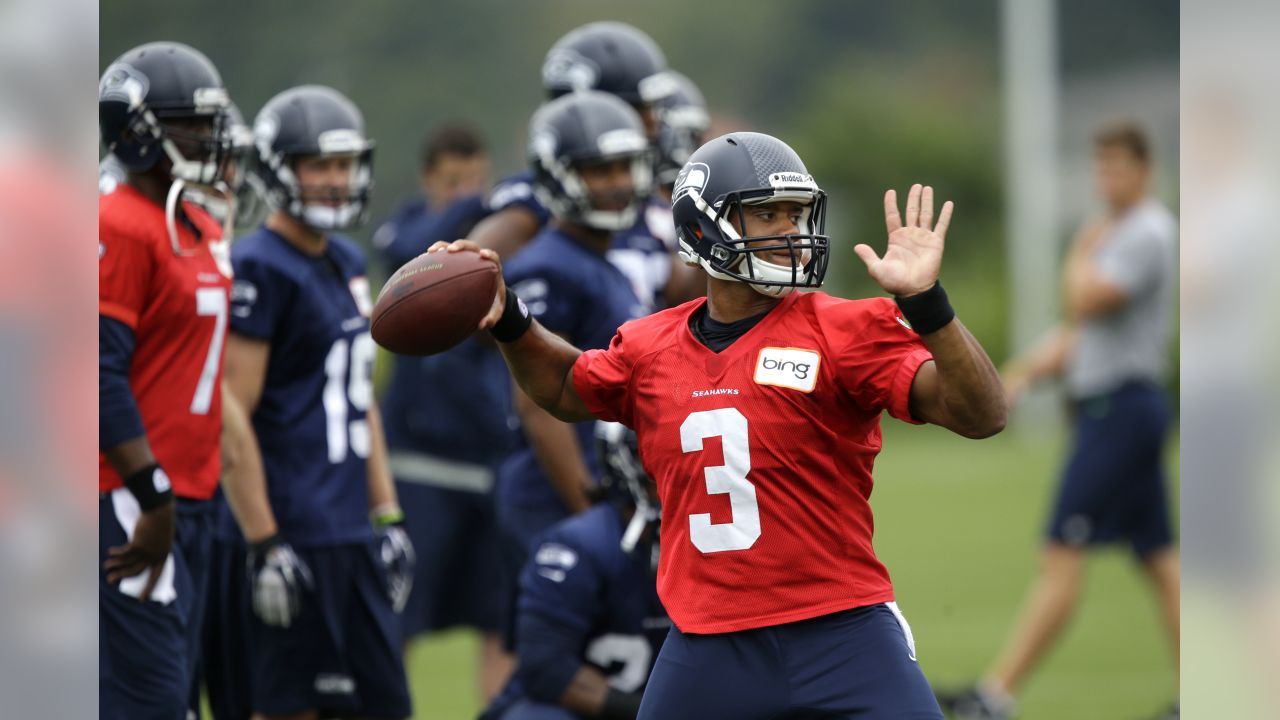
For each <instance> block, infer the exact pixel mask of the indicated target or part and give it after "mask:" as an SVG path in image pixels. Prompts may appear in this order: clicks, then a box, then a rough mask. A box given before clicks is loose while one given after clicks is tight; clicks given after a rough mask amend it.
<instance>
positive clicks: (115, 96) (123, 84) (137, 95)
mask: <svg viewBox="0 0 1280 720" xmlns="http://www.w3.org/2000/svg"><path fill="white" fill-rule="evenodd" d="M150 85H151V83H150V81H149V80H147V76H146V75H143V74H142V73H140V72H138V71H137V70H134V69H133V68H132V67H130V66H128V65H126V64H124V63H116V64H115V65H112V66H111V67H109V68H107V72H106V73H104V74H103V76H102V81H101V82H99V83H98V101H99V102H102V101H104V100H108V101H114V102H122V103H124V104H125V106H126V107H128V108H130V109H132V108H136V107H138V106H139V105H141V104H142V100H143V98H145V97H146V96H147V89H148V88H149V87H150Z"/></svg>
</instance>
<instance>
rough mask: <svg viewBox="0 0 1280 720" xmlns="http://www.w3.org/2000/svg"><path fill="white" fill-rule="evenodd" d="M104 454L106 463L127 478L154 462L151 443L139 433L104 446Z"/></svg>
mask: <svg viewBox="0 0 1280 720" xmlns="http://www.w3.org/2000/svg"><path fill="white" fill-rule="evenodd" d="M102 454H103V455H105V456H106V458H107V463H108V464H110V465H111V468H112V469H113V470H115V471H116V473H118V474H119V475H120V477H122V478H127V477H129V476H130V475H132V474H134V473H135V472H137V471H139V470H141V469H143V468H145V467H147V466H149V465H154V464H155V462H156V458H155V455H153V454H152V453H151V445H150V444H149V443H148V442H147V436H146V435H139V436H138V437H136V438H133V439H132V440H126V441H124V442H122V443H120V444H118V445H114V446H112V447H109V448H106V449H104V450H103V451H102Z"/></svg>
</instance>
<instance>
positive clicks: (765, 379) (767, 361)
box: [755, 347, 822, 393]
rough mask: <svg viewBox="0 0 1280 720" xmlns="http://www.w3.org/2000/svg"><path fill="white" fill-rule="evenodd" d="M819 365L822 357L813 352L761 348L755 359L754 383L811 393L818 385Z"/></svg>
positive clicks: (795, 349) (797, 349)
mask: <svg viewBox="0 0 1280 720" xmlns="http://www.w3.org/2000/svg"><path fill="white" fill-rule="evenodd" d="M821 363H822V356H820V355H819V354H818V353H817V352H814V351H813V350H804V349H801V348H778V347H767V348H763V349H761V350H760V355H759V357H758V358H757V359H756V374H755V381H756V384H758V385H774V386H777V387H785V388H790V389H792V390H799V391H800V392H806V393H807V392H813V389H814V387H816V386H817V384H818V366H819V365H820V364H821Z"/></svg>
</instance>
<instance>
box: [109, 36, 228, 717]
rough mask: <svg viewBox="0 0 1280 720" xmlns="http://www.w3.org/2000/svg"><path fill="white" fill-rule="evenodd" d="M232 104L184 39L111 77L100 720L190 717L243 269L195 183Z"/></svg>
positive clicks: (120, 62) (215, 168)
mask: <svg viewBox="0 0 1280 720" xmlns="http://www.w3.org/2000/svg"><path fill="white" fill-rule="evenodd" d="M229 105H230V100H229V98H228V96H227V91H226V89H225V88H224V87H223V84H222V79H221V77H220V76H219V74H218V71H217V69H216V68H215V67H214V66H213V64H212V63H211V62H209V60H208V58H206V57H205V56H204V55H202V54H201V53H200V52H199V51H197V50H195V49H193V48H191V47H188V46H186V45H182V44H179V43H165V42H159V43H149V44H147V45H142V46H140V47H137V48H134V49H133V50H130V51H128V52H126V53H125V54H123V55H121V56H120V57H119V58H118V59H116V61H115V62H113V63H112V64H111V65H110V66H109V67H108V68H107V70H106V72H105V73H104V74H103V76H102V79H101V81H100V83H99V86H98V123H99V129H100V130H101V135H102V142H103V145H105V147H106V149H107V152H108V153H110V154H111V155H112V156H113V157H115V158H116V160H117V161H118V163H119V164H120V166H121V167H122V168H123V169H124V173H125V174H124V177H123V180H122V182H121V183H120V184H119V185H118V186H117V187H116V188H115V190H114V192H111V193H109V194H106V195H103V196H101V198H100V200H99V204H98V208H99V210H98V268H99V274H98V286H99V289H98V350H99V360H98V363H99V364H98V404H99V410H98V423H99V439H98V448H99V451H100V454H99V474H98V490H99V493H100V494H99V501H98V506H99V525H98V555H99V562H100V563H102V564H103V572H102V573H101V574H100V577H99V592H98V622H99V637H98V642H99V710H100V713H101V716H102V717H107V718H121V719H124V718H143V717H156V718H178V717H182V716H183V715H185V713H186V708H187V701H188V698H189V696H190V691H191V684H192V678H193V676H194V668H195V663H196V659H197V657H198V654H199V645H200V629H201V615H202V613H203V607H204V597H205V586H206V582H207V578H208V565H207V562H208V553H209V531H210V523H211V521H212V516H211V505H210V503H209V502H208V500H209V498H210V496H211V495H212V494H213V492H214V490H215V488H216V487H217V485H218V477H219V472H220V465H221V457H220V447H219V438H220V435H221V431H222V413H223V409H224V408H223V395H222V357H223V346H224V339H225V334H226V329H227V310H228V289H229V288H230V286H231V277H230V268H229V267H228V266H227V264H226V262H225V253H224V252H222V251H221V250H220V249H219V246H218V244H219V243H221V242H222V240H221V228H220V227H219V226H218V223H216V222H214V220H213V219H212V218H210V217H209V216H208V214H206V213H205V212H204V211H203V210H201V209H199V208H198V207H196V206H195V205H193V204H191V203H188V202H185V201H184V200H183V198H182V195H183V190H184V188H185V187H186V186H187V185H188V184H190V185H193V186H200V187H206V188H208V187H212V186H213V185H215V184H217V183H220V182H221V181H222V180H223V179H224V173H225V170H226V162H227V158H228V155H229V151H230V144H231V143H230V137H229V133H228V122H227V109H228V107H229ZM140 600H141V601H142V602H139V601H140Z"/></svg>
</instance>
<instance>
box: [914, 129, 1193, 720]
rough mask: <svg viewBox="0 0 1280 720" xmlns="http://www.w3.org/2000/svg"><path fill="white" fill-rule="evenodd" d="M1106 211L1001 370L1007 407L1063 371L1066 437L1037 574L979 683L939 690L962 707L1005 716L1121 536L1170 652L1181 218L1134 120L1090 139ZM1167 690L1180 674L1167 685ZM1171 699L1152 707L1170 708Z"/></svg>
mask: <svg viewBox="0 0 1280 720" xmlns="http://www.w3.org/2000/svg"><path fill="white" fill-rule="evenodd" d="M1095 166H1096V170H1097V176H1096V177H1097V182H1098V185H1099V189H1100V190H1101V194H1102V196H1103V199H1104V201H1105V202H1106V205H1107V212H1106V214H1105V216H1104V217H1102V218H1100V219H1098V220H1096V221H1094V222H1091V223H1089V224H1087V225H1086V226H1085V227H1084V228H1083V229H1082V230H1081V231H1080V233H1079V234H1078V235H1077V236H1076V238H1075V240H1074V241H1073V242H1072V245H1071V248H1070V250H1069V251H1068V254H1067V257H1066V261H1065V263H1064V267H1063V285H1062V290H1063V301H1064V303H1063V304H1064V308H1065V315H1066V318H1065V320H1064V322H1063V323H1062V324H1061V325H1059V326H1058V327H1056V328H1054V329H1053V330H1052V331H1051V332H1050V333H1049V334H1048V335H1047V336H1046V337H1045V339H1044V340H1043V341H1042V342H1041V343H1039V344H1038V345H1037V346H1036V347H1035V348H1033V349H1032V350H1031V351H1030V352H1028V353H1026V354H1025V355H1024V356H1021V357H1018V358H1016V359H1014V360H1013V361H1012V362H1010V363H1009V365H1008V366H1007V368H1006V370H1005V373H1004V377H1005V386H1006V389H1007V391H1008V393H1009V400H1010V405H1012V404H1013V403H1014V402H1015V401H1016V400H1017V398H1018V396H1019V395H1021V394H1022V392H1023V391H1024V390H1025V389H1026V388H1027V387H1029V386H1030V385H1031V384H1033V383H1035V382H1037V381H1040V380H1046V379H1049V378H1057V377H1061V378H1063V379H1064V380H1065V384H1066V389H1067V393H1068V396H1069V398H1070V401H1071V407H1072V411H1073V416H1074V418H1073V419H1074V423H1075V433H1074V442H1073V446H1072V449H1071V453H1070V456H1069V458H1068V460H1067V463H1066V467H1065V468H1064V470H1063V473H1062V478H1061V481H1060V483H1059V487H1058V494H1057V498H1056V500H1055V502H1054V508H1053V513H1052V516H1051V519H1050V522H1049V526H1048V528H1047V538H1046V543H1045V545H1044V547H1043V549H1042V551H1041V562H1040V569H1039V575H1038V576H1037V577H1036V578H1035V579H1034V581H1033V583H1032V586H1031V588H1030V591H1029V592H1028V594H1027V597H1026V599H1025V601H1024V604H1023V609H1022V612H1021V615H1020V616H1019V619H1018V622H1017V624H1016V625H1015V626H1014V628H1013V631H1012V633H1011V634H1010V636H1009V638H1008V641H1007V642H1006V643H1005V646H1004V648H1003V650H1002V651H1001V652H1000V654H999V655H998V656H997V658H996V660H995V662H994V663H993V664H992V665H991V667H990V668H988V670H987V673H986V675H985V676H984V677H983V679H982V680H980V681H979V682H978V683H977V685H976V686H974V687H972V688H970V689H968V690H965V691H963V692H961V693H957V694H954V695H940V697H939V700H940V702H941V703H942V705H943V706H944V707H947V708H948V709H950V710H951V711H952V713H953V714H954V716H955V717H957V718H961V719H964V718H984V719H988V720H1000V719H1002V718H1008V717H1012V716H1013V712H1014V696H1015V693H1016V692H1017V690H1018V687H1019V685H1020V684H1021V683H1022V681H1023V680H1024V679H1025V678H1026V675H1027V674H1028V673H1029V672H1030V670H1031V669H1032V667H1033V666H1034V665H1035V663H1036V661H1037V660H1039V659H1040V658H1041V657H1043V656H1044V654H1045V653H1046V651H1047V650H1048V649H1049V648H1050V647H1051V646H1052V645H1053V643H1054V641H1055V640H1056V639H1057V637H1058V635H1059V632H1060V631H1061V630H1062V628H1063V627H1064V626H1065V625H1066V622H1067V620H1068V619H1069V618H1070V616H1071V614H1072V612H1073V611H1074V609H1075V605H1076V600H1077V598H1078V597H1079V592H1080V586H1081V581H1082V578H1083V573H1084V562H1085V555H1086V552H1087V550H1088V548H1089V547H1091V546H1096V545H1101V544H1109V543H1114V542H1125V543H1127V544H1128V545H1129V546H1130V547H1131V548H1132V549H1133V551H1134V553H1135V555H1136V556H1137V557H1138V559H1139V560H1140V561H1141V563H1142V566H1143V568H1144V569H1145V571H1146V573H1147V575H1148V577H1149V578H1150V580H1151V583H1152V586H1153V589H1154V591H1155V593H1156V594H1157V596H1158V599H1159V601H1160V605H1161V608H1162V611H1163V612H1162V615H1163V620H1164V625H1165V628H1166V630H1167V632H1168V634H1169V636H1170V639H1171V647H1172V648H1173V650H1174V660H1175V662H1176V660H1177V648H1178V621H1179V615H1178V614H1179V595H1178V592H1179V564H1178V550H1177V547H1176V545H1175V544H1174V541H1173V533H1172V530H1171V526H1170V518H1169V503H1168V498H1167V496H1166V489H1165V474H1164V468H1163V464H1162V456H1163V451H1164V442H1165V437H1166V435H1167V429H1168V424H1169V416H1170V411H1169V408H1168V404H1167V401H1166V399H1165V396H1164V393H1163V392H1162V390H1161V385H1162V383H1163V382H1164V380H1165V376H1166V373H1167V370H1168V368H1167V365H1168V350H1169V341H1170V338H1171V329H1172V328H1171V320H1172V318H1171V313H1170V310H1171V304H1172V302H1173V299H1174V298H1173V283H1174V278H1175V265H1176V262H1177V240H1176V235H1177V221H1176V220H1175V219H1174V217H1173V215H1172V213H1170V212H1169V210H1168V208H1166V207H1165V206H1164V205H1162V204H1161V203H1160V202H1159V201H1157V200H1155V199H1154V198H1152V197H1151V196H1150V195H1149V194H1148V183H1149V177H1150V155H1149V150H1148V143H1147V139H1146V136H1145V134H1144V133H1143V132H1142V131H1141V130H1140V129H1138V128H1137V127H1135V126H1132V125H1129V124H1122V125H1116V126H1113V127H1109V128H1106V129H1104V130H1102V131H1101V132H1099V133H1098V134H1097V136H1096V138H1095ZM1175 687H1176V683H1175ZM1177 716H1178V706H1177V704H1176V703H1175V704H1174V705H1173V707H1172V708H1171V709H1170V710H1169V711H1167V712H1166V713H1164V714H1162V715H1161V716H1160V717H1161V718H1176V717H1177Z"/></svg>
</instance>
